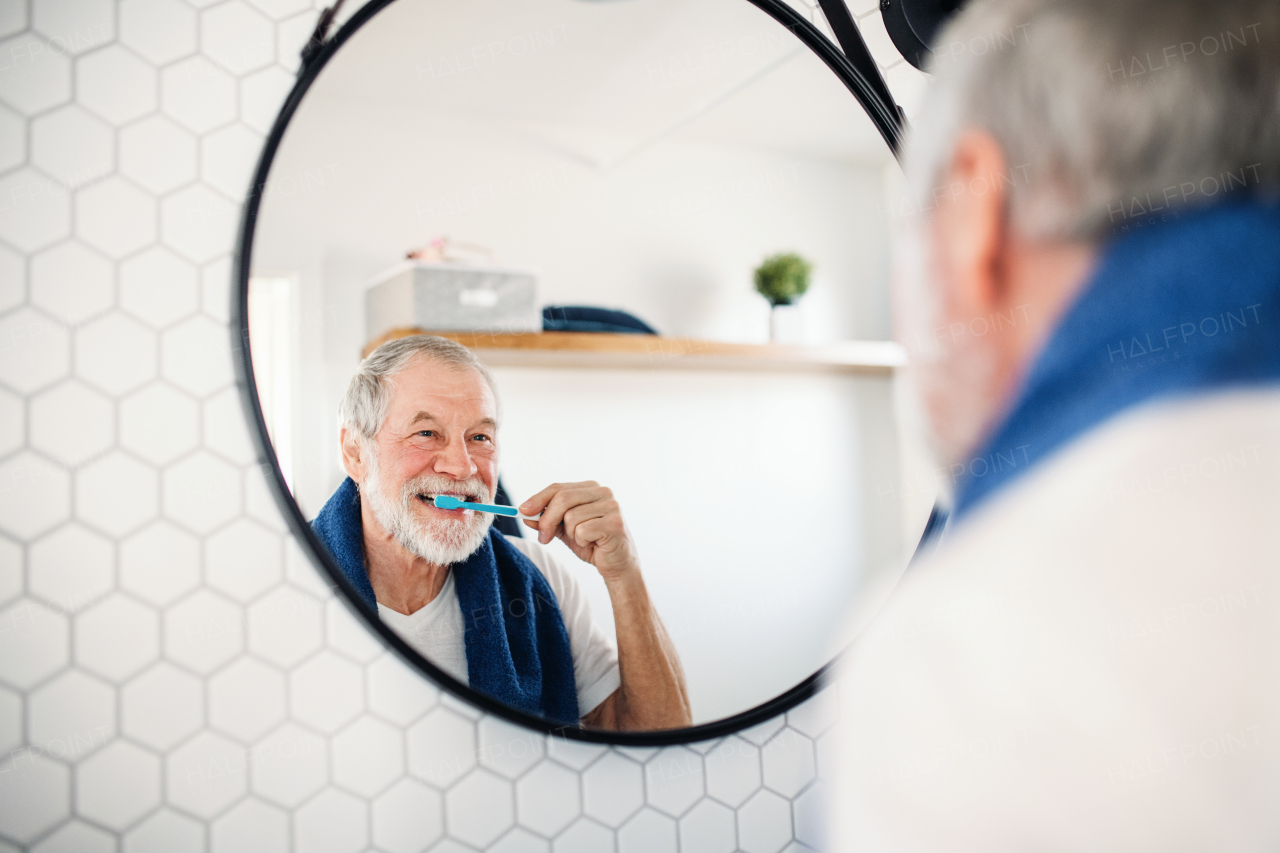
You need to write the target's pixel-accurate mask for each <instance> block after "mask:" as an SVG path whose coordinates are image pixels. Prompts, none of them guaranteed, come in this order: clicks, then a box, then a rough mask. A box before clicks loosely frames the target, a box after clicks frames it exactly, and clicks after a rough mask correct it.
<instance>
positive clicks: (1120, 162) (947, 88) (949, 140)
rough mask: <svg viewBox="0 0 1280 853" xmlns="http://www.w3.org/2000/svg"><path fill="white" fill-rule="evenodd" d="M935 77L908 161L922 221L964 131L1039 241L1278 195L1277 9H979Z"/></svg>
mask: <svg viewBox="0 0 1280 853" xmlns="http://www.w3.org/2000/svg"><path fill="white" fill-rule="evenodd" d="M929 70H930V71H931V72H932V73H933V75H934V81H933V85H932V87H931V89H930V94H929V96H928V99H927V101H926V103H925V105H924V107H923V108H922V109H921V110H920V114H921V117H920V120H919V121H918V123H917V125H916V126H915V128H914V130H913V132H912V134H911V137H910V142H909V145H908V152H907V174H908V177H909V180H910V184H911V192H912V196H913V200H914V201H915V202H916V203H917V204H919V205H920V206H922V207H927V206H928V205H929V203H930V201H931V199H933V198H934V197H935V195H936V191H937V190H938V187H937V185H938V184H939V182H942V181H945V177H944V175H945V169H946V166H947V163H948V159H949V157H950V156H951V152H952V149H953V146H954V144H955V142H956V139H957V137H958V135H959V134H960V133H961V132H963V131H964V130H966V129H969V128H974V129H979V130H985V131H987V132H988V133H990V134H991V135H992V136H993V137H994V138H995V139H996V140H997V141H998V142H999V144H1000V146H1001V148H1002V149H1003V151H1004V156H1005V161H1006V163H1007V164H1008V167H1009V168H1008V170H1007V171H1008V174H1006V175H1003V176H993V177H992V179H993V180H1000V181H1003V182H1005V186H1006V188H1007V189H1008V191H1009V203H1010V219H1011V222H1012V223H1013V224H1014V226H1015V227H1016V228H1018V229H1019V231H1020V232H1021V234H1022V235H1023V236H1025V237H1028V238H1032V239H1036V238H1047V239H1060V240H1075V241H1086V242H1096V241H1098V240H1101V239H1104V238H1106V237H1107V236H1108V235H1110V234H1113V233H1116V232H1118V231H1120V230H1122V226H1123V225H1125V224H1128V223H1130V222H1131V220H1133V219H1134V218H1135V217H1141V216H1144V215H1146V213H1148V212H1149V209H1150V208H1151V207H1152V206H1158V207H1161V208H1166V209H1167V208H1170V207H1175V206H1180V205H1194V204H1197V203H1208V202H1212V201H1214V200H1216V199H1217V198H1219V197H1221V196H1223V195H1225V194H1226V193H1228V192H1232V191H1234V192H1272V191H1274V190H1275V188H1276V187H1277V185H1280V3H1276V2H1275V0H1230V2H1224V0H975V2H973V3H972V4H971V5H970V6H968V7H966V8H965V9H964V11H963V12H962V13H961V14H960V15H958V16H957V18H956V19H955V20H954V21H952V22H951V23H950V24H949V25H948V26H947V27H945V28H944V29H943V30H942V31H941V32H940V33H939V36H938V38H937V41H936V44H935V46H934V57H933V60H932V64H931V67H930V69H929ZM964 189H967V190H968V191H975V190H977V189H978V188H964ZM940 190H941V192H943V193H945V192H950V191H951V190H950V189H949V188H946V187H942V188H940ZM961 191H963V190H961Z"/></svg>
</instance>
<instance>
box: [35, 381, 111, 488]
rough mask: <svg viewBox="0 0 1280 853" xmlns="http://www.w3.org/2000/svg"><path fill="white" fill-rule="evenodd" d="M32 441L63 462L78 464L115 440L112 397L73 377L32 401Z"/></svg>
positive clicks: (36, 446)
mask: <svg viewBox="0 0 1280 853" xmlns="http://www.w3.org/2000/svg"><path fill="white" fill-rule="evenodd" d="M30 410H31V444H32V446H33V447H35V449H37V450H40V451H43V452H44V453H46V454H48V455H49V456H52V457H53V458H54V459H57V460H58V461H59V462H61V463H62V464H64V465H72V466H74V465H79V464H80V463H81V462H84V461H85V460H86V459H89V458H91V457H93V456H96V455H98V454H99V453H101V452H102V451H104V450H106V449H107V448H108V447H110V446H111V444H112V442H113V441H115V411H114V407H113V406H112V405H111V400H110V398H108V397H104V396H103V395H102V394H99V393H98V392H97V391H94V390H93V389H92V388H90V387H89V386H87V385H84V384H81V383H80V382H77V381H76V380H74V379H71V380H69V381H67V382H62V383H60V384H58V385H55V386H54V387H52V388H50V389H49V390H47V391H42V392H40V394H39V395H37V396H36V397H35V399H33V400H32V401H31V407H30Z"/></svg>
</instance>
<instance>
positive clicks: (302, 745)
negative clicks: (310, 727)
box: [250, 723, 329, 808]
mask: <svg viewBox="0 0 1280 853" xmlns="http://www.w3.org/2000/svg"><path fill="white" fill-rule="evenodd" d="M250 754H251V756H252V758H253V761H252V764H253V766H252V768H251V771H252V785H253V791H254V793H256V794H259V795H261V796H263V797H266V798H267V799H269V800H271V801H272V802H274V803H279V804H280V805H282V806H285V807H286V808H293V807H294V806H297V805H299V804H300V803H302V802H303V801H305V800H306V799H307V798H308V797H310V796H311V795H313V794H315V793H316V791H319V790H320V789H321V788H323V787H324V786H325V784H326V783H327V782H328V779H329V751H328V748H327V747H326V746H325V742H324V740H323V739H322V738H320V737H318V736H316V735H315V734H313V733H311V732H309V731H307V730H306V729H304V728H302V727H301V726H298V725H295V724H294V723H286V724H285V725H283V726H281V727H280V728H278V729H276V730H275V731H274V732H272V733H271V734H269V735H267V736H266V737H264V738H262V739H261V740H260V741H258V742H257V743H256V744H254V745H253V749H252V750H251V752H250Z"/></svg>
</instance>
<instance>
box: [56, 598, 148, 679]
mask: <svg viewBox="0 0 1280 853" xmlns="http://www.w3.org/2000/svg"><path fill="white" fill-rule="evenodd" d="M159 655H160V620H159V618H158V617H157V616H156V614H155V611H153V610H151V609H150V608H149V607H144V606H143V605H141V604H138V603H137V602H136V601H133V600H132V599H129V598H125V597H124V596H123V595H118V594H117V595H113V596H111V597H110V598H108V599H106V600H105V601H103V602H101V603H99V604H95V605H94V606H93V607H91V608H89V609H88V610H86V611H85V612H84V613H82V614H80V615H79V616H77V617H76V663H78V664H79V665H80V666H83V667H84V668H86V669H90V670H92V671H94V672H96V673H99V674H100V675H104V676H106V677H107V678H112V679H115V680H117V681H119V680H122V679H125V678H128V677H129V676H130V675H132V674H134V673H135V672H138V671H139V670H141V669H142V668H143V667H144V666H146V665H147V664H148V663H150V662H151V661H153V660H155V659H156V658H157V657H159Z"/></svg>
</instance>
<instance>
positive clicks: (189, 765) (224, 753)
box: [165, 731, 249, 819]
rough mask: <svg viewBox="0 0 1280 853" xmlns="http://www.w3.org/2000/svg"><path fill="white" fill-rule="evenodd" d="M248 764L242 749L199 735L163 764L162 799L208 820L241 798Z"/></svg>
mask: <svg viewBox="0 0 1280 853" xmlns="http://www.w3.org/2000/svg"><path fill="white" fill-rule="evenodd" d="M248 764H249V762H248V760H247V756H246V754H245V750H244V748H243V747H241V746H237V745H236V744H235V743H233V742H232V741H229V740H227V739H226V738H224V737H221V736H219V735H215V734H212V733H210V732H207V731H206V732H201V733H200V734H198V735H196V736H195V737H194V738H192V739H191V740H189V741H187V742H186V743H184V744H183V745H182V746H180V747H178V748H177V749H175V750H174V751H173V752H171V753H169V756H168V758H167V759H166V760H165V799H166V800H167V801H168V802H169V803H170V804H172V805H174V806H177V807H178V808H180V809H184V810H185V811H188V812H191V813H192V814H193V815H196V816H197V817H202V818H206V819H208V818H211V817H213V816H214V815H216V814H218V813H219V812H221V811H222V810H223V809H225V808H226V807H227V806H229V805H231V804H232V803H234V802H235V801H236V800H238V799H240V798H241V797H243V796H244V794H245V790H246V788H247V787H248V785H247V778H246V777H247V776H248Z"/></svg>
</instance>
